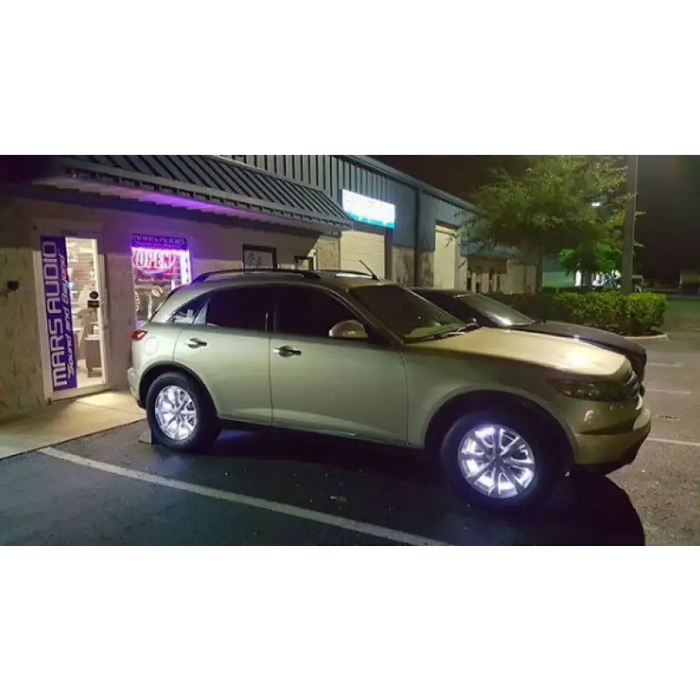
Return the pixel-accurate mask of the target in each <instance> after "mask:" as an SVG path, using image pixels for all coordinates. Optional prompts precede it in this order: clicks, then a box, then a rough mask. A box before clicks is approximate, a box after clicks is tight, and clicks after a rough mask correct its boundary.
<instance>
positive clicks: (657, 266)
mask: <svg viewBox="0 0 700 700" xmlns="http://www.w3.org/2000/svg"><path fill="white" fill-rule="evenodd" d="M372 158H376V159H377V160H380V161H382V162H384V163H386V164H387V165H390V166H392V167H394V168H396V169H397V170H402V171H403V172H406V173H408V174H410V175H413V176H414V177H417V178H420V179H421V180H424V181H425V182H428V183H430V184H432V185H434V186H435V187H439V188H440V189H443V190H445V191H446V192H451V193H452V194H455V195H457V196H459V197H464V198H465V199H469V195H470V193H471V192H473V191H474V190H475V189H476V188H478V187H479V186H480V185H482V184H484V183H485V182H488V179H489V168H492V167H494V166H502V167H504V168H506V169H513V168H515V169H517V168H518V166H519V164H520V159H519V158H518V157H517V156H372ZM698 195H700V156H640V157H639V198H638V205H637V206H638V209H639V210H640V211H643V212H645V215H644V216H642V217H640V218H639V219H638V220H637V240H638V241H639V242H640V243H642V244H643V245H644V248H642V249H640V250H639V251H638V253H637V263H636V267H637V268H639V269H638V271H639V272H641V273H642V274H644V276H645V277H649V278H652V277H655V278H661V279H663V280H664V281H665V282H668V283H677V282H678V274H679V272H680V269H681V267H684V268H692V267H696V268H698V269H700V236H698V235H696V231H697V229H698V222H700V197H699V196H698Z"/></svg>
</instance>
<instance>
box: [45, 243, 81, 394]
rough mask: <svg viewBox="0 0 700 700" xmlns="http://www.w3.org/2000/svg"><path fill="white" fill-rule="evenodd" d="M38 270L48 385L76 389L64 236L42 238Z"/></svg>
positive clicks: (61, 389)
mask: <svg viewBox="0 0 700 700" xmlns="http://www.w3.org/2000/svg"><path fill="white" fill-rule="evenodd" d="M41 273H42V277H43V282H44V285H43V286H44V308H45V309H46V331H47V334H48V336H47V337H48V345H49V361H50V367H51V385H52V386H53V390H54V391H65V390H67V389H75V388H76V387H77V385H78V379H77V373H76V370H77V359H76V356H75V337H74V335H73V317H72V315H71V298H70V284H69V282H70V280H69V279H68V253H67V251H66V239H65V238H64V237H63V236H42V237H41Z"/></svg>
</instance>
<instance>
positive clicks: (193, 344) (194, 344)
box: [187, 338, 206, 349]
mask: <svg viewBox="0 0 700 700" xmlns="http://www.w3.org/2000/svg"><path fill="white" fill-rule="evenodd" d="M205 345H206V342H205V341H203V340H200V339H199V338H190V339H189V340H188V341H187V347H188V348H192V349H196V348H202V347H204V346H205Z"/></svg>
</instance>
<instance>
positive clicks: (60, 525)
mask: <svg viewBox="0 0 700 700" xmlns="http://www.w3.org/2000/svg"><path fill="white" fill-rule="evenodd" d="M645 345H646V347H647V349H648V352H649V367H648V370H647V380H646V384H647V387H648V392H647V396H646V401H647V404H648V405H649V407H650V408H651V410H652V413H653V414H654V427H653V430H652V435H651V438H650V440H649V441H648V442H647V443H646V444H645V446H644V447H643V448H642V450H641V452H640V454H639V456H638V457H637V459H636V461H635V462H634V463H633V464H632V465H629V466H627V467H626V468H624V469H622V470H620V471H618V472H616V473H614V474H612V475H611V476H610V477H607V478H589V479H584V480H582V481H570V480H565V481H564V482H562V484H561V486H560V487H559V489H558V490H557V492H556V493H555V494H554V496H553V498H552V499H551V501H550V503H548V504H547V506H546V507H545V508H543V509H542V510H541V511H540V512H538V513H537V514H535V515H529V516H518V517H500V516H495V515H490V514H487V513H484V512H482V511H479V510H477V509H475V508H471V507H469V506H468V505H466V504H464V503H463V502H461V501H460V500H459V499H458V498H457V497H456V496H455V495H454V494H452V493H451V492H450V491H449V490H448V489H446V488H445V487H444V485H443V484H442V483H441V482H440V481H439V479H438V478H437V477H436V474H435V470H434V469H432V468H431V465H430V464H426V463H425V462H424V461H423V460H421V459H419V458H417V456H415V455H413V454H411V453H408V452H406V451H403V450H394V449H386V448H377V447H373V446H365V445H357V444H354V443H349V442H346V441H339V440H330V439H320V438H310V437H303V436H289V435H284V436H277V437H275V438H272V439H271V438H270V437H265V436H256V435H250V434H246V433H236V432H227V433H224V434H223V435H222V436H221V438H220V439H219V440H218V441H217V443H216V444H215V445H214V447H213V448H212V450H211V451H210V452H209V453H207V454H206V455H176V454H172V453H169V452H168V451H167V450H165V449H164V448H161V447H158V446H151V445H144V444H141V443H139V442H137V437H138V436H139V434H140V433H141V432H142V431H143V430H144V428H145V425H144V424H143V423H137V424H133V425H130V426H126V427H124V428H119V429H116V430H112V431H108V432H105V433H100V434H97V435H94V436H90V437H86V438H82V439H79V440H74V441H71V442H69V443H64V444H62V445H60V446H58V447H57V448H56V450H51V449H49V450H45V451H40V452H34V453H29V454H25V455H21V456H17V457H12V458H9V459H6V460H3V461H0V543H2V544H5V545H13V544H15V545H20V544H74V545H88V544H127V545H136V544H154V545H220V544H235V545H244V544H246V545H251V544H252V545H272V544H286V545H338V544H343V545H346V544H360V545H362V544H370V545H375V544H382V545H383V544H393V545H396V544H399V545H412V544H418V545H420V544H453V545H514V544H517V545H547V544H573V545H605V544H627V545H641V544H656V545H660V544H684V545H689V544H700V476H699V474H700V419H699V418H698V416H699V415H700V412H699V411H698V410H697V409H698V404H699V403H700V352H699V351H700V332H683V333H676V334H674V333H672V334H670V337H669V339H668V340H654V341H648V342H645Z"/></svg>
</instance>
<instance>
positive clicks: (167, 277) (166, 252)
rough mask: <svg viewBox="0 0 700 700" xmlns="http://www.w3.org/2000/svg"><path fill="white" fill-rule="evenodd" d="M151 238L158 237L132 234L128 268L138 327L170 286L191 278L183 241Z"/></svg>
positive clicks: (188, 281) (177, 285) (187, 253)
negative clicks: (132, 283) (132, 286)
mask: <svg viewBox="0 0 700 700" xmlns="http://www.w3.org/2000/svg"><path fill="white" fill-rule="evenodd" d="M154 238H157V240H150V239H149V238H147V237H146V236H138V237H136V236H134V237H133V238H132V247H131V269H132V271H133V277H134V304H135V309H136V326H137V327H138V326H140V325H142V324H144V323H145V322H146V321H148V319H149V318H150V317H151V316H152V315H153V314H154V313H155V311H156V309H157V308H158V306H160V304H161V303H162V302H163V300H164V299H165V298H166V297H167V296H168V294H170V292H171V291H172V290H173V289H175V288H176V287H179V286H181V285H183V284H189V283H190V282H191V272H190V255H189V251H188V250H187V248H186V245H187V244H186V241H184V240H183V239H180V238H166V237H163V236H158V237H154ZM134 239H136V240H134ZM134 243H137V245H134ZM149 244H150V245H149Z"/></svg>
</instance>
